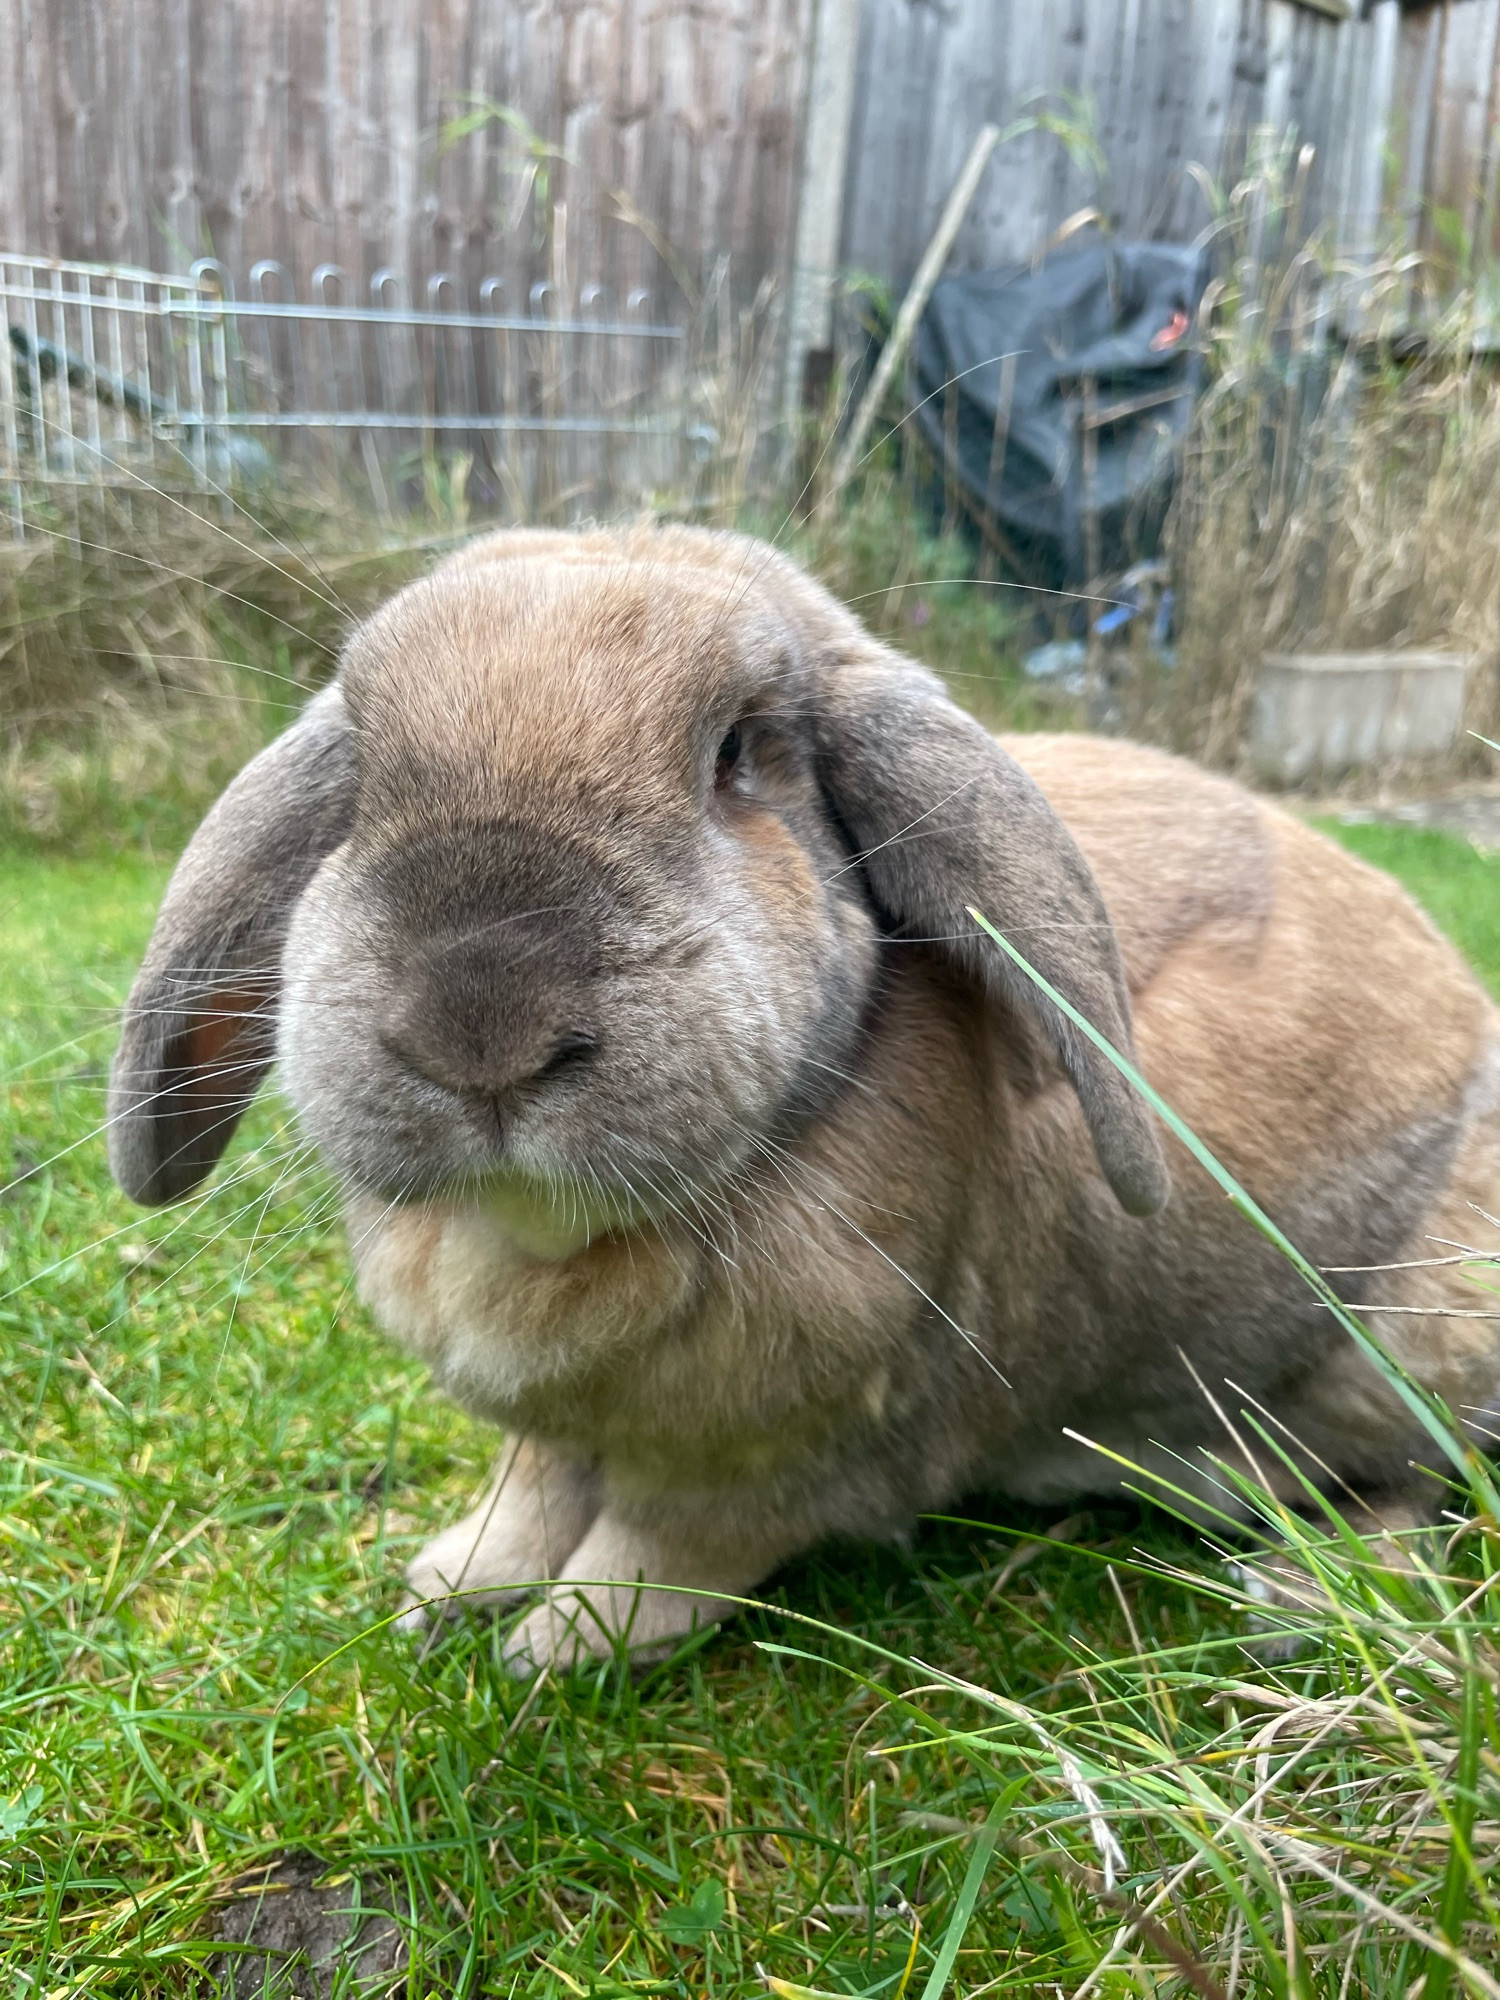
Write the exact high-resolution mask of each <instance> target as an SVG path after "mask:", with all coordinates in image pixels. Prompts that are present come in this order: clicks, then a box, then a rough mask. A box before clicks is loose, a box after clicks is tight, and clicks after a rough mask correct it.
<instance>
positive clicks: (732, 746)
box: [278, 566, 876, 1242]
mask: <svg viewBox="0 0 1500 2000" xmlns="http://www.w3.org/2000/svg"><path fill="white" fill-rule="evenodd" d="M507 569H508V566H506V568H502V567H500V566H493V567H492V568H491V569H490V570H489V571H488V572H486V571H485V570H483V569H479V570H476V571H475V572H474V573H472V574H469V575H461V576H458V577H455V576H453V575H445V574H441V573H440V574H439V575H438V576H437V577H435V578H433V579H431V580H429V581H427V582H425V583H422V584H419V585H417V586H414V587H413V588H412V589H410V590H408V591H406V592H404V593H403V594H402V595H401V596H400V597H399V598H397V599H396V600H394V601H393V602H392V603H391V604H390V605H389V606H387V607H386V609H385V610H384V612H382V613H381V615H380V616H379V617H377V618H376V619H375V620H373V621H372V622H371V623H370V624H369V625H368V626H366V627H365V628H364V630H363V631H362V632H361V634H360V635H359V636H358V637H357V639H356V641H355V643H354V645H353V647H352V648H351V651H350V654H349V657H348V659H347V662H346V665H345V669H344V675H343V686H344V695H345V701H346V703H347V707H348V710H349V714H350V717H351V719H352V723H353V727H354V741H355V767H356V772H357V777H356V791H355V804H354V813H353V822H352V826H351V828H350V831H349V837H348V839H347V840H346V841H345V842H344V843H343V844H342V845H341V846H339V847H338V848H337V849H335V851H334V852H333V853H332V854H331V855H330V856H329V857H328V858H327V859H326V860H325V861H324V863H323V865H322V867H321V868H320V869H319V870H318V872H317V873H316V874H315V875H314V876H313V878H312V880H311V882H310V884H309V885H308V887H307V889H306V891H305V892H304V894H303V896H302V898H301V900H300V901H299V903H298V904H297V907H296V909H295V912H294V914H293V917H292V921H291V926H290V930H289V935H288V938H287V944H286V948H285V952H284V955H283V968H284V979H285V986H284V992H283V998H282V1007H281V1017H280V1028H279V1036H278V1053H279V1056H280V1060H281V1065H282V1071H283V1075H284V1079H285V1082H286V1085H287V1088H288V1090H289V1092H290V1094H291V1096H292V1098H293V1100H294V1102H295V1104H296V1106H297V1108H298V1111H299V1113H300V1114H301V1118H302V1120H303V1123H304V1125H305V1127H306V1129H307V1131H308V1133H309V1135H310V1136H311V1137H312V1138H313V1139H315V1140H316V1141H317V1143H318V1145H319V1147H320V1149H321V1150H322V1151H323V1153H324V1154H325V1156H326V1157H327V1158H328V1159H329V1160H330V1161H331V1162H332V1163H333V1164H334V1166H335V1167H336V1168H337V1169H338V1170H339V1171H340V1172H341V1173H342V1174H343V1175H344V1176H346V1177H347V1178H348V1179H349V1180H350V1181H351V1182H352V1183H354V1184H355V1185H357V1186H358V1187H360V1188H362V1189H365V1190H369V1191H372V1192H375V1193H378V1194H380V1195H382V1196H383V1197H385V1198H386V1199H399V1198H403V1197H406V1196H429V1195H431V1194H433V1193H435V1192H438V1191H445V1190H455V1191H456V1190H458V1189H460V1188H464V1189H474V1190H478V1189H481V1188H484V1187H488V1188H489V1189H490V1190H491V1191H492V1192H494V1193H495V1194H497V1195H498V1196H499V1197H500V1198H502V1199H508V1200H510V1201H512V1202H514V1201H517V1200H520V1201H522V1202H523V1203H524V1200H525V1190H526V1189H527V1188H534V1189H535V1190H536V1195H537V1199H538V1201H540V1202H541V1203H542V1204H544V1205H545V1206H550V1207H551V1208H553V1209H555V1210H557V1211H558V1212H559V1214H560V1215H566V1216H567V1217H568V1218H570V1220H569V1222H568V1223H567V1224H566V1225H564V1226H563V1227H562V1228H561V1231H560V1234H561V1237H562V1239H563V1240H564V1241H566V1242H571V1241H572V1240H573V1238H574V1237H575V1236H576V1235H577V1234H578V1233H579V1231H580V1230H581V1231H582V1232H583V1233H584V1234H587V1232H588V1230H589V1229H590V1228H592V1227H596V1226H599V1225H600V1224H602V1223H606V1222H608V1221H610V1220H616V1221H618V1220H619V1219H621V1218H622V1217H624V1216H626V1215H630V1214H635V1213H638V1212H646V1213H652V1212H657V1213H660V1214H662V1215H664V1216H665V1215H668V1214H671V1213H672V1212H674V1211H675V1212H677V1213H678V1214H680V1215H682V1216H684V1217H685V1218H686V1219H688V1220H690V1221H691V1220H693V1219H694V1217H695V1210H697V1211H698V1212H700V1213H701V1209H700V1204H701V1201H702V1199H703V1197H704V1195H705V1194H706V1193H707V1192H708V1191H709V1190H711V1188H712V1187H713V1185H714V1184H715V1183H717V1182H719V1181H722V1179H723V1178H724V1177H725V1176H726V1175H730V1174H733V1173H734V1172H736V1171H737V1170H741V1169H745V1168H755V1167H757V1166H758V1167H759V1168H760V1169H761V1170H762V1171H768V1170H774V1168H773V1165H772V1156H773V1155H774V1150H775V1148H776V1146H777V1145H778V1143H779V1142H780V1139H781V1138H784V1137H785V1136H786V1135H787V1134H788V1132H789V1131H790V1130H793V1129H795V1128H796V1126H797V1125H798V1124H799V1123H800V1122H801V1121H803V1120H805V1119H806V1118H807V1117H809V1116H811V1115H813V1114H814V1113H815V1112H816V1111H817V1109H818V1108H819V1107H820V1106H821V1105H822V1104H823V1103H824V1102H826V1100H827V1098H828V1096H829V1094H830V1092H831V1091H832V1090H834V1089H837V1088H838V1086H839V1081H840V1077H839V1072H840V1071H843V1070H847V1069H848V1067H849V1066H850V1063H851V1060H852V1058H853V1054H854V1044H855V1042H856V1040H857V1037H858V1035H859V1031H860V1021H861V1018H862V1016H863V1014H864V1011H865V1008H866V1005H867V1002H868V997H869V993H870V988H871V982H872V979H873V977H874V969H875V960H876V929H875V923H874V919H873V917H872V914H871V911H870V906H869V902H868V899H867V896H866V894H865V891H864V888H863V884H862V881H861V878H860V875H859V873H858V871H857V869H855V868H853V867H851V866H850V865H849V861H850V857H849V854H848V851H847V847H846V846H845V844H844V843H843V842H841V840H840V838H839V835H838V832H837V830H836V826H835V823H834V820H833V817H832V815H831V813H830V810H829V807H828V805H827V803H826V801H825V799H824V796H823V794H822V792H821V790H820V787H819V783H818V778H817V773H816V768H815V757H814V747H813V742H812V736H811V731H810V728H809V712H810V705H809V687H808V664H807V661H806V659H805V657H804V649H803V647H802V645H801V644H800V642H799V640H798V638H797V635H796V634H795V632H794V631H793V630H791V629H790V628H789V627H788V626H787V625H786V624H784V623H783V622H782V621H781V620H779V619H778V618H777V616H776V615H775V612H774V610H773V609H772V608H771V607H768V606H767V605H765V604H764V603H763V602H758V603H757V604H756V605H755V607H754V608H753V609H752V610H751V611H750V612H748V613H747V612H745V611H744V610H742V611H741V612H740V614H739V615H738V616H736V617H733V618H728V617H726V616H725V587H724V579H723V578H722V576H705V575H703V574H695V573H694V572H691V571H688V572H685V573H683V572H679V573H676V574H672V573H668V574H667V576H666V577H665V578H664V577H663V575H662V573H660V572H656V573H654V574H652V575H649V576H643V577H642V578H641V580H640V581H639V582H637V583H634V584H632V582H631V581H630V579H629V577H628V575H627V577H626V578H625V579H623V580H622V578H621V575H620V571H619V568H618V566H615V567H613V568H610V569H606V570H592V569H589V568H587V567H584V566H577V567H571V568H567V569H563V570H561V571H560V572H558V573H555V574H550V575H548V576H546V577H544V578H541V579H538V580H536V581H534V582H533V583H531V584H530V585H529V587H527V588H525V589H523V590H521V591H517V589H516V587H515V580H514V578H513V576H511V575H509V574H507Z"/></svg>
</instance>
